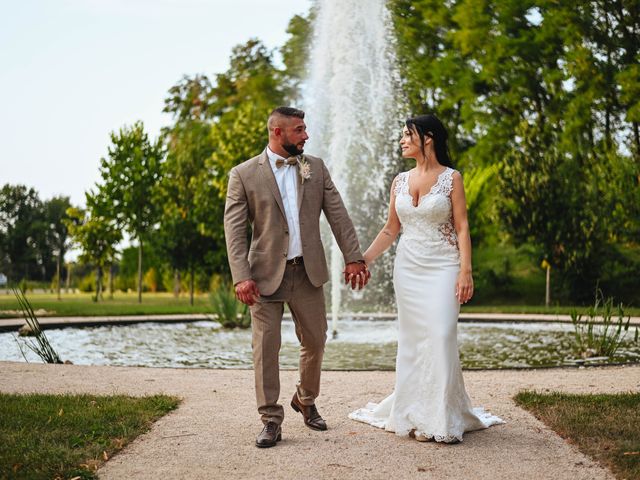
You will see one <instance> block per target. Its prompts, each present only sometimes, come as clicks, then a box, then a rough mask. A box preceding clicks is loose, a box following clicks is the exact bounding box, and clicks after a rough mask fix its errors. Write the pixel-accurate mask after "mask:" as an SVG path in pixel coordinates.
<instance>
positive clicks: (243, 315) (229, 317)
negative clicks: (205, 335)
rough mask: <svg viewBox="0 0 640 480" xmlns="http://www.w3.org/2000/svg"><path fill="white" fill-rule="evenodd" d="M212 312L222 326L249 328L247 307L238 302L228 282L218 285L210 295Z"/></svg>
mask: <svg viewBox="0 0 640 480" xmlns="http://www.w3.org/2000/svg"><path fill="white" fill-rule="evenodd" d="M210 298H211V306H212V307H213V313H215V314H216V316H217V320H218V322H219V323H220V324H221V325H222V326H223V327H224V328H249V327H250V326H251V315H250V314H249V307H247V306H246V305H244V304H243V303H242V302H240V301H239V300H238V299H237V298H236V295H235V291H234V290H233V288H232V287H231V286H230V285H228V284H222V285H220V286H219V287H218V288H217V289H216V290H215V291H214V292H213V293H212V294H211V296H210Z"/></svg>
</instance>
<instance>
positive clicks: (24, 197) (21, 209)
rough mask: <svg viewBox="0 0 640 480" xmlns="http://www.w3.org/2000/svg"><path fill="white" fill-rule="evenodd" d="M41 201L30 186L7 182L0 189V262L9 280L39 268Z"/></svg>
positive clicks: (26, 274)
mask: <svg viewBox="0 0 640 480" xmlns="http://www.w3.org/2000/svg"><path fill="white" fill-rule="evenodd" d="M43 227H44V222H43V215H42V202H41V201H40V198H39V197H38V194H37V192H36V191H35V190H34V189H33V188H28V187H26V186H24V185H15V186H14V185H9V184H6V185H4V186H3V187H2V189H1V190H0V262H1V263H0V265H1V266H2V268H3V269H4V270H6V274H7V278H8V281H9V282H14V283H15V282H16V281H18V280H20V279H23V278H24V279H29V278H31V276H32V275H34V274H35V273H36V270H38V269H40V270H41V267H42V265H41V264H39V263H38V259H39V258H40V255H39V250H40V249H41V247H42V243H43V238H44V231H45V230H44V228H43Z"/></svg>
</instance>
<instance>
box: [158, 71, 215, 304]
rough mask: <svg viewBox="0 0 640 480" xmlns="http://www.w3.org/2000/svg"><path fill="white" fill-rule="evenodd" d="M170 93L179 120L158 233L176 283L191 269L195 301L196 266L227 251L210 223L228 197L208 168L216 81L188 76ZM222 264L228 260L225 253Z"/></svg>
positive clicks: (162, 187)
mask: <svg viewBox="0 0 640 480" xmlns="http://www.w3.org/2000/svg"><path fill="white" fill-rule="evenodd" d="M169 93H170V97H169V98H167V100H166V101H165V108H164V111H165V112H167V113H170V114H172V115H173V119H174V124H173V125H172V126H171V127H169V128H166V129H165V130H164V131H163V140H164V143H165V146H166V151H167V157H166V161H165V162H163V164H162V180H161V181H160V183H159V184H158V189H157V191H156V195H157V199H158V203H159V204H160V205H162V209H163V212H162V220H161V222H160V228H159V231H158V234H157V235H156V236H155V238H156V240H157V242H156V243H158V244H159V245H160V247H161V249H162V251H163V252H164V253H165V254H166V255H167V256H168V258H169V262H170V264H171V267H172V268H173V269H174V272H175V273H176V275H175V278H176V282H179V272H180V271H182V270H186V271H187V272H189V274H190V288H189V290H190V302H191V305H193V301H194V289H195V287H194V278H195V271H196V270H197V269H202V268H204V267H205V266H206V265H207V263H209V262H207V260H208V259H209V257H210V256H211V254H212V253H213V252H215V253H217V254H218V257H220V256H221V255H220V252H223V251H224V246H223V245H224V242H223V239H221V238H220V237H219V236H218V237H216V236H215V234H214V233H213V232H215V230H213V229H211V228H207V227H206V226H205V225H216V224H217V223H218V222H219V219H220V218H221V216H222V202H221V201H220V199H219V197H218V194H217V192H216V191H215V189H214V187H213V185H212V183H211V182H210V178H209V175H208V172H207V169H206V161H207V159H208V158H209V157H210V156H211V154H212V152H213V150H214V145H213V143H212V142H211V138H210V132H211V124H210V122H208V121H207V114H208V112H209V110H210V105H209V98H210V94H211V84H210V83H209V80H208V79H207V78H206V77H204V76H196V77H194V78H188V77H185V78H184V79H183V80H182V81H181V82H180V83H179V84H177V85H175V86H174V87H172V89H171V90H170V91H169ZM217 264H218V265H222V264H224V258H222V260H220V259H219V260H218V261H217ZM175 290H176V289H175V288H174V291H175Z"/></svg>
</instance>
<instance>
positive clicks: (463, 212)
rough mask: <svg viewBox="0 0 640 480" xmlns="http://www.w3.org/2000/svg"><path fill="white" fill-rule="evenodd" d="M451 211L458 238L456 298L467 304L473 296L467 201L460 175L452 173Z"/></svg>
mask: <svg viewBox="0 0 640 480" xmlns="http://www.w3.org/2000/svg"><path fill="white" fill-rule="evenodd" d="M451 206H452V209H453V226H454V228H455V230H456V235H457V236H458V248H459V249H460V273H459V274H458V281H457V282H456V296H457V297H458V301H459V302H460V303H466V302H468V301H469V300H470V299H471V297H472V296H473V276H472V275H471V236H470V235H469V221H468V220H467V201H466V199H465V196H464V185H463V183H462V175H460V173H459V172H454V173H453V190H452V191H451Z"/></svg>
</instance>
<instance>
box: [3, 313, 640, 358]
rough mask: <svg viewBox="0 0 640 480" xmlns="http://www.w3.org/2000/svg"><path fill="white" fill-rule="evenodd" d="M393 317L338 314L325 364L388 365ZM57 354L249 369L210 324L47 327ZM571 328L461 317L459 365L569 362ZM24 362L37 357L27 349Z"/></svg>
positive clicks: (237, 338)
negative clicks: (346, 317)
mask: <svg viewBox="0 0 640 480" xmlns="http://www.w3.org/2000/svg"><path fill="white" fill-rule="evenodd" d="M396 328H397V327H396V322H394V321H383V320H343V321H342V322H341V323H340V333H339V335H338V338H336V339H331V338H329V339H328V341H327V347H326V353H325V359H324V363H323V367H324V369H326V370H371V369H373V370H393V369H394V367H395V355H396V338H397V335H396ZM46 334H47V337H48V338H49V340H50V342H51V344H52V345H53V346H54V348H55V349H56V350H57V351H58V353H59V354H60V357H61V358H62V359H64V360H70V361H72V362H73V363H75V364H80V365H120V366H147V367H202V368H251V331H250V330H224V329H222V328H221V327H220V325H219V324H218V323H216V322H212V321H202V322H194V323H172V324H166V323H140V324H135V325H127V326H102V327H87V328H66V329H60V330H47V331H46ZM572 336H573V327H572V326H571V325H568V324H559V323H460V324H459V325H458V343H459V345H460V358H461V361H462V366H463V368H514V367H518V368H522V367H541V366H560V365H574V364H575V355H574V353H573V351H572ZM27 358H28V359H29V361H35V362H37V361H39V359H38V358H37V357H36V356H35V355H34V354H32V353H31V352H29V353H28V354H27ZM0 360H15V361H23V358H22V355H21V354H20V350H19V349H18V346H17V345H16V341H15V339H14V337H13V335H12V334H10V333H3V334H0ZM611 361H614V362H636V361H640V346H638V345H637V344H636V345H632V344H630V343H627V344H624V345H623V346H622V348H621V349H620V350H619V353H618V355H617V357H616V358H614V359H611ZM280 364H281V367H282V368H297V366H298V341H297V339H296V337H295V332H294V328H293V323H292V322H291V321H286V320H285V321H284V322H283V324H282V349H281V353H280Z"/></svg>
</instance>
